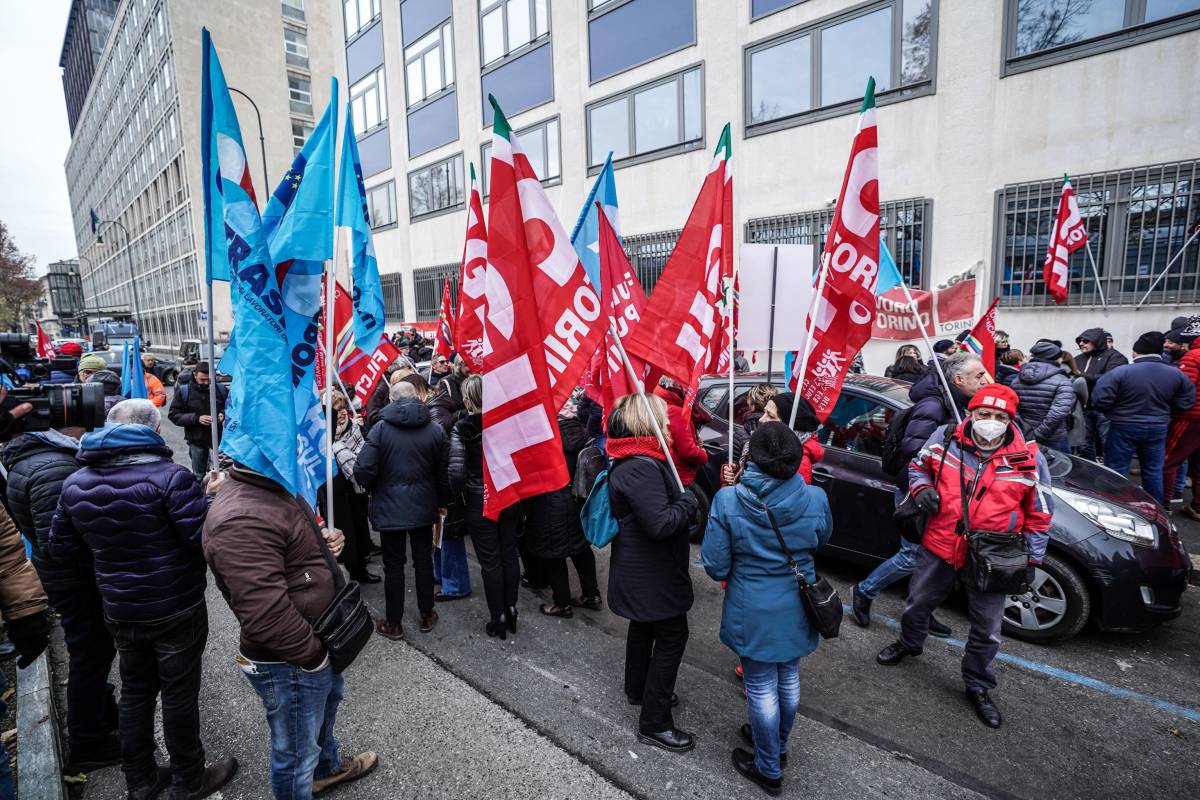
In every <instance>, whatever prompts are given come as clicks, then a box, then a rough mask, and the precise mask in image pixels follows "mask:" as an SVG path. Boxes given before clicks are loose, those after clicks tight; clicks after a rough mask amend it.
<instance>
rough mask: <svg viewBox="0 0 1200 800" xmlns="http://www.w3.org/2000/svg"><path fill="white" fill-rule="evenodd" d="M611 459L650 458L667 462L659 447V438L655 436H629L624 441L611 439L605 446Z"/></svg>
mask: <svg viewBox="0 0 1200 800" xmlns="http://www.w3.org/2000/svg"><path fill="white" fill-rule="evenodd" d="M604 449H605V450H607V451H608V456H609V458H613V459H617V458H629V457H631V456H649V457H650V458H657V459H658V460H659V461H666V460H667V457H666V456H665V455H663V451H662V448H661V447H659V446H658V438H657V437H654V436H629V437H627V438H624V439H612V438H610V439H609V440H608V442H607V443H605V445H604Z"/></svg>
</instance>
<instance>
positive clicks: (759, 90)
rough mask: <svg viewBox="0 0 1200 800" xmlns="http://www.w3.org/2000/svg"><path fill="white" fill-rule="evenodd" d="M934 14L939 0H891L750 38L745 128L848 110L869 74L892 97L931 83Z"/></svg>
mask: <svg viewBox="0 0 1200 800" xmlns="http://www.w3.org/2000/svg"><path fill="white" fill-rule="evenodd" d="M936 20H937V5H936V0H888V2H884V3H878V2H876V3H871V4H868V5H865V6H861V7H859V8H856V9H854V10H852V11H850V12H848V13H846V14H841V15H838V16H836V17H832V18H828V19H825V20H822V21H820V22H817V23H814V24H812V25H808V26H805V27H803V28H799V29H797V30H793V31H789V32H787V33H785V34H783V35H781V36H777V37H774V38H772V39H770V40H767V41H765V42H760V43H757V44H752V45H750V46H749V47H747V48H746V56H745V58H746V63H745V70H746V129H747V132H748V133H752V132H754V131H755V129H756V128H758V129H759V130H775V129H776V128H779V127H786V126H790V125H794V124H799V123H802V122H808V121H811V120H814V119H823V118H825V117H828V116H832V115H835V114H841V113H846V112H847V111H852V110H854V109H855V108H857V103H858V101H859V100H860V99H861V98H862V94H863V89H864V88H866V85H867V78H868V77H870V76H874V78H875V91H876V92H877V93H886V92H888V91H889V90H892V89H899V90H902V91H900V92H898V93H896V94H894V95H892V96H893V97H909V96H915V95H917V94H923V93H926V92H929V91H932V78H933V43H934V41H936V36H935V35H934V28H935V25H936ZM888 100H889V97H888V96H887V95H886V94H885V95H884V96H883V97H881V98H880V102H881V103H883V102H887V101H888ZM759 126H762V127H761V128H759Z"/></svg>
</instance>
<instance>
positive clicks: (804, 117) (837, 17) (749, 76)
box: [742, 0, 942, 139]
mask: <svg viewBox="0 0 1200 800" xmlns="http://www.w3.org/2000/svg"><path fill="white" fill-rule="evenodd" d="M801 1H803V0H801ZM905 1H906V0H868V2H866V3H860V4H859V5H856V6H854V7H852V8H847V9H843V10H841V11H837V12H835V13H833V14H828V15H826V16H824V17H821V18H820V19H816V20H812V21H811V22H805V23H804V24H802V25H798V26H796V27H793V28H789V29H787V30H784V31H780V32H779V33H776V34H772V35H770V36H767V37H764V38H762V39H758V40H757V41H753V42H750V43H749V44H747V45H745V46H743V47H742V136H743V137H745V138H747V139H749V138H750V137H752V136H762V135H764V134H768V133H775V132H776V131H781V130H787V129H789V128H797V127H800V126H802V125H809V124H811V123H814V122H821V121H823V120H827V119H833V118H835V117H842V116H845V115H847V114H853V113H857V112H858V110H859V108H861V107H862V99H861V98H851V99H849V100H843V101H841V102H837V103H833V104H831V105H821V106H818V105H815V104H816V102H817V98H818V97H820V83H821V69H820V64H821V35H820V34H821V33H822V32H823V31H824V30H826V29H828V28H833V27H835V26H837V25H840V24H842V23H845V22H850V21H851V20H854V19H857V18H859V17H865V16H868V15H870V14H873V13H875V12H877V11H881V10H883V9H885V8H890V9H891V10H892V41H891V44H892V53H891V67H892V75H891V76H889V83H891V82H892V81H891V80H890V78H897V79H898V78H899V76H900V72H901V70H902V69H903V65H904V3H905ZM929 4H930V15H931V22H930V28H929V77H928V78H926V79H925V80H922V81H918V82H916V83H911V84H907V85H902V86H893V87H891V88H888V89H885V90H880V91H877V92H876V94H875V104H876V106H885V105H891V104H892V103H899V102H904V101H905V100H915V99H916V98H918V97H927V96H930V95H934V94H937V62H938V58H937V56H938V27H939V23H940V19H941V4H942V3H941V0H929ZM778 10H780V11H782V10H783V9H778ZM771 13H772V14H773V13H776V12H774V11H773V12H771ZM804 36H809V37H811V41H810V44H809V57H810V60H811V63H810V69H809V98H810V101H811V102H812V103H813V104H814V106H813V107H812V108H810V109H809V110H808V111H801V112H798V113H796V114H791V115H789V116H786V117H780V118H778V119H772V120H767V121H765V122H757V123H753V124H752V123H751V122H750V118H751V107H752V104H753V96H752V94H751V87H752V81H753V67H752V57H753V55H754V54H755V53H758V52H761V51H764V50H769V49H771V48H772V47H776V46H779V45H781V44H784V43H785V42H788V41H791V40H794V39H799V38H802V37H804Z"/></svg>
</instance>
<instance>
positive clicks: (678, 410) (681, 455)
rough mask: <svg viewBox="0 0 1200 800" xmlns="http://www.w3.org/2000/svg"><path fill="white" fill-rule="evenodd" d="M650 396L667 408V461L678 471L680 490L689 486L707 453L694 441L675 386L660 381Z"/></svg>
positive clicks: (689, 420) (693, 435)
mask: <svg viewBox="0 0 1200 800" xmlns="http://www.w3.org/2000/svg"><path fill="white" fill-rule="evenodd" d="M654 393H655V394H656V395H658V396H659V397H661V398H662V399H663V400H664V401H665V402H666V404H667V430H668V431H669V432H670V439H671V460H672V461H674V462H675V469H677V470H679V479H680V480H681V481H683V485H684V486H691V485H692V483H694V482H695V480H696V473H697V472H699V471H700V468H701V467H703V466H704V465H705V464H707V463H708V451H706V450H705V449H704V448H703V447H701V446H700V443H699V442H697V441H696V426H695V425H694V424H692V418H691V416H690V415H687V414H684V413H683V402H684V397H685V394H684V391H683V389H681V388H680V387H679V385H678V384H676V383H673V382H667V381H664V382H663V385H660V386H658V387H656V388H655V389H654Z"/></svg>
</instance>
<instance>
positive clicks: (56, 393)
mask: <svg viewBox="0 0 1200 800" xmlns="http://www.w3.org/2000/svg"><path fill="white" fill-rule="evenodd" d="M44 389H45V390H46V395H47V399H48V400H49V401H50V427H52V428H75V427H79V428H86V429H87V430H91V429H92V428H99V427H101V426H103V425H104V416H105V415H104V385H103V384H101V383H66V384H60V385H56V386H55V385H51V386H45V387H44Z"/></svg>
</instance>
